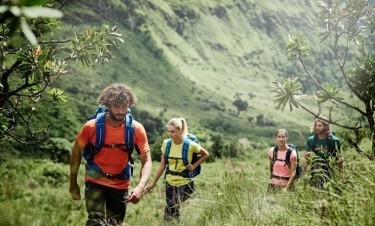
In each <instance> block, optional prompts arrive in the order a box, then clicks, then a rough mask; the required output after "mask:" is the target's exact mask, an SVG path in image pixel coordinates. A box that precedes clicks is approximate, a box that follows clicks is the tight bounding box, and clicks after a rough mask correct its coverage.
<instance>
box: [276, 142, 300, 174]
mask: <svg viewBox="0 0 375 226" xmlns="http://www.w3.org/2000/svg"><path fill="white" fill-rule="evenodd" d="M287 146H288V150H287V152H286V155H285V159H278V158H277V151H278V147H277V146H275V148H274V149H273V159H272V161H273V163H275V162H276V161H283V162H285V164H286V165H287V166H288V167H289V169H290V155H291V154H292V151H293V150H295V151H296V153H297V167H296V176H295V177H294V180H297V179H298V178H299V177H300V176H301V174H302V170H303V168H302V165H301V164H300V163H299V157H298V151H297V147H296V146H295V145H293V144H287ZM271 177H272V175H271ZM276 177H277V176H276ZM280 179H285V180H289V178H280Z"/></svg>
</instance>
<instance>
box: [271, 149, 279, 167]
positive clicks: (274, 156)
mask: <svg viewBox="0 0 375 226" xmlns="http://www.w3.org/2000/svg"><path fill="white" fill-rule="evenodd" d="M277 151H278V147H277V146H275V147H274V148H273V157H272V163H273V164H275V162H276V159H277Z"/></svg>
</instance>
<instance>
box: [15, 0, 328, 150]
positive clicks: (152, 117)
mask: <svg viewBox="0 0 375 226" xmlns="http://www.w3.org/2000/svg"><path fill="white" fill-rule="evenodd" d="M316 4H317V3H316V2H315V1H303V2H301V1H289V2H284V1H274V2H272V3H270V2H262V1H261V2H259V1H229V0H226V1H188V2H180V1H136V2H135V1H125V2H123V1H100V2H93V1H74V2H70V4H68V5H67V6H65V7H64V8H63V12H64V13H65V16H64V18H63V21H64V24H62V27H63V29H62V30H61V31H58V32H57V33H56V34H55V36H57V37H59V38H61V39H66V38H67V37H68V35H70V34H72V33H75V32H81V33H82V32H83V30H84V28H85V27H86V26H88V25H91V26H96V27H100V26H101V24H102V23H107V24H108V25H109V26H115V25H116V26H119V31H120V32H121V33H122V34H123V39H124V40H125V44H121V45H120V48H119V49H114V52H113V53H114V56H115V58H114V59H113V60H112V61H111V62H110V63H109V64H102V65H94V67H91V68H82V67H80V66H78V65H77V66H76V65H72V66H70V68H69V72H68V73H67V74H66V75H64V76H62V77H61V78H60V79H59V81H58V83H57V84H56V86H58V87H59V88H61V89H62V90H63V91H64V92H65V94H66V95H67V96H68V101H69V102H68V103H67V104H65V105H61V106H52V105H50V103H48V102H47V103H46V105H39V106H37V109H36V111H35V117H34V118H32V120H33V122H34V123H35V124H36V125H37V126H42V127H43V126H45V125H48V124H50V125H51V126H52V128H51V131H50V137H51V138H63V139H65V140H67V141H69V142H73V141H74V138H75V136H76V134H77V133H78V131H79V130H80V128H81V126H82V124H83V123H84V122H85V121H86V118H87V117H88V116H90V115H91V114H92V113H93V112H94V111H95V108H96V105H97V104H96V98H97V97H98V95H99V93H100V91H101V90H102V89H103V88H104V87H106V86H107V85H109V84H111V83H114V82H121V83H126V84H128V85H129V86H130V87H131V88H132V89H133V90H134V91H135V93H136V94H137V96H138V99H139V102H138V104H137V106H136V107H135V108H134V109H132V112H133V115H134V116H135V117H136V119H138V120H139V121H141V122H142V123H144V124H146V125H145V126H146V129H147V130H148V134H149V138H150V143H151V144H152V145H153V149H156V150H157V149H158V146H157V145H160V144H159V142H157V143H155V144H154V142H155V141H156V140H160V139H162V138H165V134H163V126H162V125H163V124H165V122H166V121H167V120H168V119H169V118H171V117H179V116H182V117H185V118H186V119H187V121H188V124H189V128H190V130H191V132H193V133H196V134H197V135H199V136H200V137H202V140H203V141H204V143H206V142H209V140H210V139H211V137H212V136H213V135H214V134H217V133H221V134H225V137H226V138H227V139H225V140H226V141H227V142H231V141H233V142H237V141H238V140H239V139H243V138H244V139H247V140H249V141H250V144H251V148H252V149H259V148H260V149H264V148H267V147H268V146H269V145H271V144H273V142H274V139H273V137H274V132H275V131H276V130H277V129H278V128H286V129H288V130H289V132H290V141H291V142H293V143H295V144H297V145H298V146H299V147H301V148H303V146H304V142H305V138H306V136H307V134H308V132H309V127H310V126H311V122H312V120H313V118H312V117H311V116H310V115H308V114H306V113H305V112H304V111H303V110H300V109H296V110H294V111H293V112H289V110H286V111H284V112H281V111H276V108H275V107H276V105H275V104H274V103H273V95H274V93H272V92H271V89H272V88H273V84H272V82H274V81H275V80H276V79H277V78H279V77H281V76H284V77H288V76H296V77H299V78H300V81H301V83H303V84H306V83H307V78H306V77H305V76H304V73H303V72H302V68H301V67H300V66H299V65H298V64H297V63H295V62H288V61H287V60H286V50H285V44H286V39H287V36H288V33H289V32H291V31H301V32H303V33H305V34H307V37H308V39H309V41H311V43H312V46H314V48H313V49H312V52H313V53H319V52H323V53H324V54H314V56H313V57H311V59H309V62H310V64H311V65H310V66H311V68H313V71H314V73H315V76H316V77H317V79H318V80H322V81H331V80H333V79H335V71H334V69H331V68H330V67H325V66H326V65H327V64H328V62H329V61H330V60H332V59H331V58H330V56H331V55H330V53H329V51H328V52H327V50H326V49H325V47H324V46H322V45H320V44H317V43H319V39H318V36H317V35H316V31H315V29H314V27H315V26H316V22H315V21H317V19H316V17H317V15H316V14H317V13H316V12H317V8H316ZM53 38H55V37H53ZM317 65H319V66H317ZM306 87H309V86H306ZM305 91H306V92H307V93H308V94H312V92H311V90H309V88H305ZM236 98H240V99H241V101H243V102H247V103H248V108H247V110H246V111H241V112H239V113H238V112H237V108H236V107H235V106H234V105H233V101H234V100H235V99H236ZM305 98H306V103H307V104H308V105H309V99H310V98H312V97H309V96H306V97H305ZM311 108H312V109H316V108H315V107H314V106H312V107H311ZM327 109H328V108H327ZM327 109H323V113H327ZM144 112H147V114H145V113H144ZM154 145H156V146H154ZM14 147H15V149H16V150H19V149H24V148H25V147H22V146H19V145H17V144H15V145H14ZM29 148H31V150H35V149H36V148H37V149H38V147H27V148H26V149H29Z"/></svg>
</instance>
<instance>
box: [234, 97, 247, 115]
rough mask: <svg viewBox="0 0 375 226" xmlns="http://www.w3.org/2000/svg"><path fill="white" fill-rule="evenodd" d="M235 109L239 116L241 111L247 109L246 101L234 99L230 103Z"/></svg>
mask: <svg viewBox="0 0 375 226" xmlns="http://www.w3.org/2000/svg"><path fill="white" fill-rule="evenodd" d="M232 104H233V105H234V106H235V107H236V108H237V113H238V114H239V113H240V112H241V111H246V110H247V108H248V107H249V104H248V103H247V101H246V100H241V99H236V100H234V101H233V103H232Z"/></svg>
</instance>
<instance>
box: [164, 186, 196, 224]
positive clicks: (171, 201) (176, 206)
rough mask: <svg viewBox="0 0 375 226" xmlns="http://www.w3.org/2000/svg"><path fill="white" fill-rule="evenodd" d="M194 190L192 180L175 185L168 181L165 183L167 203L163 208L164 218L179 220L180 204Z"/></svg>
mask: <svg viewBox="0 0 375 226" xmlns="http://www.w3.org/2000/svg"><path fill="white" fill-rule="evenodd" d="M193 192H194V182H193V181H192V182H190V183H188V184H185V185H182V186H179V187H175V186H171V185H169V184H168V183H166V184H165V193H166V194H165V196H166V201H167V205H166V206H165V209H164V220H166V221H170V220H173V219H176V220H179V218H180V206H181V203H183V202H185V201H186V200H187V199H188V198H189V197H190V195H191V194H193Z"/></svg>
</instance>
